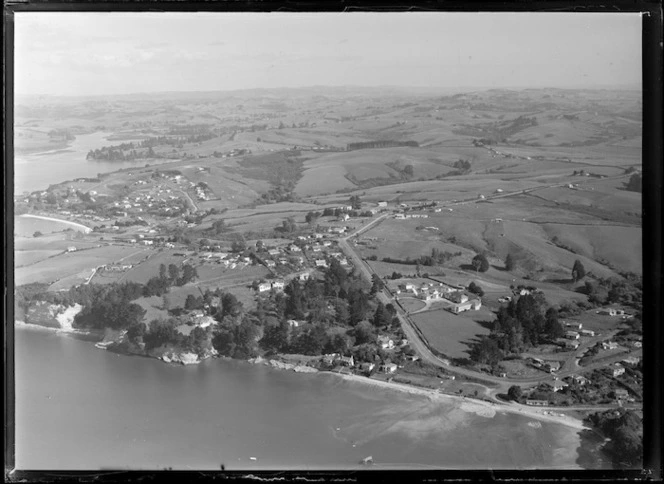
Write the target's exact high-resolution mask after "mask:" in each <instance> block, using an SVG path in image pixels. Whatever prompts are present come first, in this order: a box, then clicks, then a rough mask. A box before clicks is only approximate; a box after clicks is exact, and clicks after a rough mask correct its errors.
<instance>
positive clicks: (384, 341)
mask: <svg viewBox="0 0 664 484" xmlns="http://www.w3.org/2000/svg"><path fill="white" fill-rule="evenodd" d="M378 344H379V345H380V347H381V348H382V349H384V350H386V349H390V350H391V349H393V348H394V341H392V340H391V339H390V338H389V337H387V336H379V337H378Z"/></svg>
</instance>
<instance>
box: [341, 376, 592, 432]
mask: <svg viewBox="0 0 664 484" xmlns="http://www.w3.org/2000/svg"><path fill="white" fill-rule="evenodd" d="M332 374H335V375H337V376H339V377H341V378H342V379H344V380H347V381H354V382H359V383H363V384H365V385H374V386H379V387H382V388H389V389H392V390H397V391H401V392H406V393H411V394H415V395H423V396H426V397H428V398H430V399H431V400H434V401H435V400H438V401H443V400H444V401H447V402H453V403H455V404H459V408H461V410H463V411H466V412H471V413H475V414H477V415H481V416H483V417H488V418H490V417H493V416H494V415H495V413H496V412H506V413H513V414H518V415H524V416H527V417H530V418H533V419H536V420H541V421H545V422H552V423H557V424H560V425H565V426H567V427H572V428H574V429H578V430H583V429H588V428H589V427H588V426H587V425H585V424H584V423H583V421H582V420H580V419H578V418H574V417H570V416H568V415H564V416H560V415H544V414H543V413H542V411H543V410H542V409H536V408H529V407H526V406H523V405H517V404H500V403H490V402H485V401H482V400H475V399H471V398H466V397H460V396H456V395H450V394H447V393H439V392H438V391H436V390H428V389H426V388H418V387H414V386H410V385H404V384H402V383H393V382H386V381H381V380H374V379H371V378H366V377H363V376H358V375H347V374H339V373H333V372H332Z"/></svg>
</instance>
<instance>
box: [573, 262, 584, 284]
mask: <svg viewBox="0 0 664 484" xmlns="http://www.w3.org/2000/svg"><path fill="white" fill-rule="evenodd" d="M585 276H586V268H585V267H583V264H582V263H581V261H580V260H579V259H576V260H575V261H574V266H573V267H572V280H573V281H574V282H577V281H580V280H581V279H583V278H584V277H585Z"/></svg>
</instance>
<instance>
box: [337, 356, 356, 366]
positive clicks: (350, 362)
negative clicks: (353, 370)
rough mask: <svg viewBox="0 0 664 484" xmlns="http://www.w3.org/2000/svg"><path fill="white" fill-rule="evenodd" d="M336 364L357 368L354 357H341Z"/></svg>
mask: <svg viewBox="0 0 664 484" xmlns="http://www.w3.org/2000/svg"><path fill="white" fill-rule="evenodd" d="M335 361H336V363H338V364H340V365H342V366H347V367H349V368H350V367H353V366H355V359H354V358H353V356H352V355H351V356H340V357H338V358H337V359H336V360H335Z"/></svg>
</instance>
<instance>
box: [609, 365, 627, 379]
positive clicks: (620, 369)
mask: <svg viewBox="0 0 664 484" xmlns="http://www.w3.org/2000/svg"><path fill="white" fill-rule="evenodd" d="M611 373H612V374H613V377H614V378H616V377H619V376H620V375H624V374H625V367H624V366H622V365H621V364H619V363H616V365H615V366H614V367H613V370H612V372H611Z"/></svg>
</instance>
